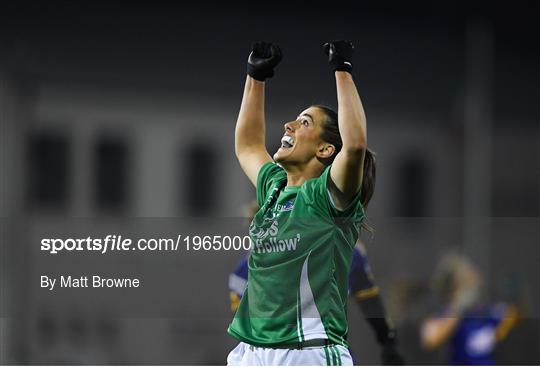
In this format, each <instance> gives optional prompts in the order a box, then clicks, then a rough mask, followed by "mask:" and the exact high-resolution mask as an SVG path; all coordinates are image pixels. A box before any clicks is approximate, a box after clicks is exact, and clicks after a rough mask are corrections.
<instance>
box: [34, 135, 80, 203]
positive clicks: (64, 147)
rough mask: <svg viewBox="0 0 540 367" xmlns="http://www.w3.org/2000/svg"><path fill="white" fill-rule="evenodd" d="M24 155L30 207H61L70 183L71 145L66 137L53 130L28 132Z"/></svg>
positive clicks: (67, 194) (65, 199)
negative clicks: (26, 158)
mask: <svg viewBox="0 0 540 367" xmlns="http://www.w3.org/2000/svg"><path fill="white" fill-rule="evenodd" d="M27 157H28V160H27V168H28V172H27V175H28V181H27V182H28V185H29V187H28V196H29V201H30V206H32V207H52V208H64V207H65V206H66V204H67V202H68V198H69V191H70V190H69V186H70V183H71V179H70V173H71V172H70V162H71V147H70V144H69V141H68V139H67V137H66V136H65V135H64V134H62V133H55V132H37V133H32V134H31V135H30V137H29V140H28V155H27Z"/></svg>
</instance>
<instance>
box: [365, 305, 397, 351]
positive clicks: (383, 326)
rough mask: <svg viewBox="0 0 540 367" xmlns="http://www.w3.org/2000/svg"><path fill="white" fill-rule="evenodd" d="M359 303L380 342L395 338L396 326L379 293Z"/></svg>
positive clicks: (383, 342) (384, 342)
mask: <svg viewBox="0 0 540 367" xmlns="http://www.w3.org/2000/svg"><path fill="white" fill-rule="evenodd" d="M358 305H359V306H360V309H361V310H362V313H363V314H364V317H365V319H366V321H367V322H368V323H369V325H370V326H371V328H372V329H373V332H374V333H375V335H376V337H377V342H378V343H379V344H386V343H387V342H389V341H394V340H395V334H394V328H393V326H392V325H391V324H390V322H389V320H388V318H387V316H386V310H385V308H384V305H383V303H382V299H381V297H380V296H379V295H377V296H374V297H370V298H367V299H365V300H361V301H358Z"/></svg>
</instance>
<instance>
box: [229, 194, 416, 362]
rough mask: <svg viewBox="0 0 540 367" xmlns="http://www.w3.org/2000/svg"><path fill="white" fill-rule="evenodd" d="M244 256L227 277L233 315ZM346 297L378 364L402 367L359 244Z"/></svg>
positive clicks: (242, 283)
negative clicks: (367, 331) (371, 336)
mask: <svg viewBox="0 0 540 367" xmlns="http://www.w3.org/2000/svg"><path fill="white" fill-rule="evenodd" d="M258 210H259V207H258V206H257V202H256V201H253V202H252V203H251V204H250V205H249V207H248V209H247V212H248V220H249V221H250V222H251V220H252V219H253V216H254V215H255V213H257V211H258ZM248 256H249V255H247V256H245V257H244V258H242V260H241V261H240V262H239V263H238V266H237V267H236V268H235V269H234V271H233V272H232V273H231V274H230V275H229V291H230V293H229V294H230V300H231V310H232V312H233V313H234V312H236V310H237V308H238V304H239V303H240V299H241V298H242V295H243V294H244V290H245V288H246V285H247V279H248ZM349 295H350V296H351V297H353V298H354V299H355V300H356V303H357V304H358V306H359V307H360V310H361V311H362V313H363V315H364V317H365V319H366V321H367V322H368V323H369V325H371V327H372V328H373V331H374V333H375V337H376V339H377V342H378V344H379V345H380V346H381V348H382V350H381V363H382V364H383V365H403V364H405V360H404V358H403V356H402V355H401V353H400V352H399V350H398V348H397V334H396V330H395V328H394V326H393V324H392V321H391V320H390V318H389V317H387V315H386V310H385V307H384V304H383V301H382V297H381V295H380V289H379V287H378V286H377V285H376V284H375V279H374V276H373V273H372V271H371V267H370V266H369V263H368V259H367V253H366V249H365V246H364V245H363V243H362V242H361V241H358V242H357V244H356V246H355V247H354V252H353V258H352V264H351V270H350V273H349Z"/></svg>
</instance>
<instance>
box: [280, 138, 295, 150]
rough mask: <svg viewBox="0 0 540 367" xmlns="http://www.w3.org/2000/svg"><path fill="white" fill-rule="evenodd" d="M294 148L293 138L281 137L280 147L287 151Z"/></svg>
mask: <svg viewBox="0 0 540 367" xmlns="http://www.w3.org/2000/svg"><path fill="white" fill-rule="evenodd" d="M293 146H294V138H293V137H292V136H289V135H283V137H282V138H281V147H282V148H285V149H288V148H292V147H293Z"/></svg>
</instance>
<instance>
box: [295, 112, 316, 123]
mask: <svg viewBox="0 0 540 367" xmlns="http://www.w3.org/2000/svg"><path fill="white" fill-rule="evenodd" d="M302 116H307V117H309V118H310V119H311V122H313V121H315V120H313V116H311V115H310V114H309V113H302V114H300V115H298V117H302Z"/></svg>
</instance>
